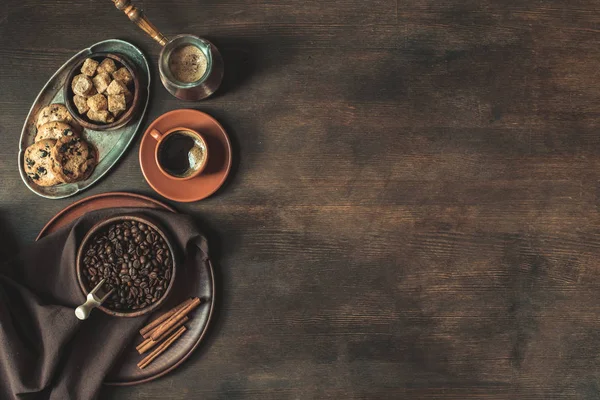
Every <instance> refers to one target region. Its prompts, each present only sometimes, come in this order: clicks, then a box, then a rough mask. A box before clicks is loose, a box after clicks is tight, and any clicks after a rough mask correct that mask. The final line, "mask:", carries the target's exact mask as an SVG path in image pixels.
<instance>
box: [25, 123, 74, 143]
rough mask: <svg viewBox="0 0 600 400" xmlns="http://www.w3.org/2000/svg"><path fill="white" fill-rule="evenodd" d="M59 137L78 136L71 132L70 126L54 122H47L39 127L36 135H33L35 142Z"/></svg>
mask: <svg viewBox="0 0 600 400" xmlns="http://www.w3.org/2000/svg"><path fill="white" fill-rule="evenodd" d="M61 136H78V135H77V133H76V132H75V131H74V130H73V128H72V127H71V125H69V124H66V123H64V122H59V121H54V122H47V123H45V124H44V125H42V126H40V127H39V129H38V131H37V135H35V141H36V142H39V141H40V140H44V139H55V140H56V139H58V138H60V137H61Z"/></svg>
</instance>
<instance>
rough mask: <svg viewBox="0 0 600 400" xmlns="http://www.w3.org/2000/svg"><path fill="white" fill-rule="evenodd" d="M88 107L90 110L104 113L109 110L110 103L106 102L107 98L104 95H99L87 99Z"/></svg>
mask: <svg viewBox="0 0 600 400" xmlns="http://www.w3.org/2000/svg"><path fill="white" fill-rule="evenodd" d="M87 105H88V107H89V108H90V110H93V111H102V110H106V109H107V108H108V101H106V97H104V95H103V94H100V93H98V94H97V95H95V96H92V97H89V98H88V99H87Z"/></svg>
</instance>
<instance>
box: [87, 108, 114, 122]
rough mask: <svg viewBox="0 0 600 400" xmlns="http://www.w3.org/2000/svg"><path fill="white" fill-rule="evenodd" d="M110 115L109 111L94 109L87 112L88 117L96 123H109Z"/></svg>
mask: <svg viewBox="0 0 600 400" xmlns="http://www.w3.org/2000/svg"><path fill="white" fill-rule="evenodd" d="M110 116H111V115H110V113H109V112H108V110H100V111H94V110H92V109H90V110H89V111H88V112H87V117H88V118H89V119H91V120H92V121H96V122H104V123H107V122H108V120H109V117H110Z"/></svg>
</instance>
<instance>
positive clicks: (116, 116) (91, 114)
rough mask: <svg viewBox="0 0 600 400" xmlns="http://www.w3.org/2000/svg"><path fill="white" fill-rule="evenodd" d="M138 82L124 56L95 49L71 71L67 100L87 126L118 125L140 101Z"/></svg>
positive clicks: (73, 112)
mask: <svg viewBox="0 0 600 400" xmlns="http://www.w3.org/2000/svg"><path fill="white" fill-rule="evenodd" d="M139 86H140V85H139V79H138V76H137V72H136V70H135V69H134V68H133V67H132V63H131V62H129V61H128V60H127V58H126V57H125V56H123V55H121V54H111V53H92V54H90V55H88V56H87V57H85V58H83V59H82V60H81V61H79V62H77V63H76V64H75V66H74V67H73V69H72V70H71V72H70V73H69V76H68V78H67V81H66V84H65V86H64V98H65V104H66V106H67V109H68V110H69V112H70V113H71V115H73V118H74V119H75V120H76V121H77V122H78V123H79V124H80V125H81V126H82V127H84V128H88V129H92V130H97V131H106V130H113V129H118V128H120V127H122V126H124V125H125V124H127V123H128V122H129V121H130V120H131V118H132V117H133V115H134V114H135V112H136V110H137V108H138V106H139V104H140V100H141V99H140V97H141V96H140V90H139Z"/></svg>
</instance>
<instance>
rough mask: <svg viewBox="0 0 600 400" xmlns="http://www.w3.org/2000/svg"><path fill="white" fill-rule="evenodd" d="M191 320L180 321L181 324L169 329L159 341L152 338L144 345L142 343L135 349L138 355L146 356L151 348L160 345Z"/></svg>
mask: <svg viewBox="0 0 600 400" xmlns="http://www.w3.org/2000/svg"><path fill="white" fill-rule="evenodd" d="M189 320H190V319H189V318H188V317H184V318H183V319H181V320H179V322H178V323H177V324H175V325H173V327H172V328H171V329H169V330H168V331H166V332H165V333H164V334H163V335H161V337H159V338H158V339H157V340H152V338H148V339H146V340H144V341H143V342H142V343H140V344H139V345H138V346H137V347H136V348H135V349H136V350H137V351H138V353H140V354H144V353H145V352H147V351H148V350H150V349H151V348H153V347H154V346H156V345H157V344H158V343H160V342H161V341H162V340H163V339H164V338H166V337H167V336H169V335H170V334H171V333H173V332H175V330H176V329H177V328H179V327H180V326H181V325H183V324H185V323H186V322H188V321H189Z"/></svg>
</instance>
